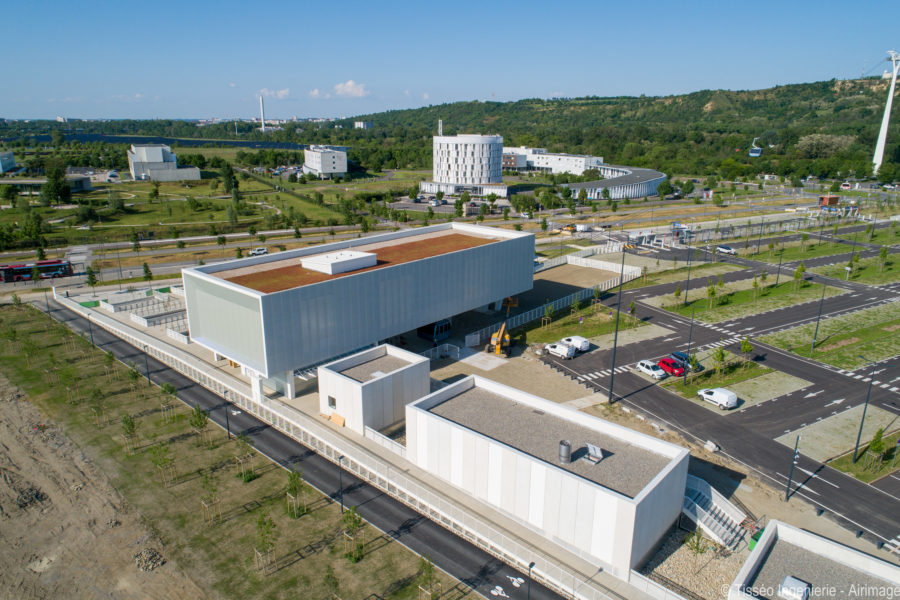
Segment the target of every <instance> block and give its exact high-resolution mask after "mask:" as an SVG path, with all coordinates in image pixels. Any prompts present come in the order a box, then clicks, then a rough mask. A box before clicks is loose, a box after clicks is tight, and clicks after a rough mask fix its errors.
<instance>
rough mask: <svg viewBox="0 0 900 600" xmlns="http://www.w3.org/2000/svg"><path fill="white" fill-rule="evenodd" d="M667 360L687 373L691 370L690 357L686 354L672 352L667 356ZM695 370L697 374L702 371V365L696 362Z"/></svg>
mask: <svg viewBox="0 0 900 600" xmlns="http://www.w3.org/2000/svg"><path fill="white" fill-rule="evenodd" d="M669 358H671V359H672V360H674V361H675V362H677V363H678V364H680V365H681V366H682V368H684V369H687V370H688V371H691V370H693V369H691V357H690V356H688V355H687V353H686V352H673V353H672V354H670V355H669ZM696 370H697V372H700V371H702V370H703V365H701V364H700V363H699V362H698V363H697V369H696Z"/></svg>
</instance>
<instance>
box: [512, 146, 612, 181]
mask: <svg viewBox="0 0 900 600" xmlns="http://www.w3.org/2000/svg"><path fill="white" fill-rule="evenodd" d="M503 154H504V155H506V156H511V155H515V156H516V158H517V162H516V165H517V167H518V168H522V167H521V166H518V165H520V164H521V162H522V160H521V157H524V163H525V165H524V168H525V169H528V170H532V171H543V172H545V173H553V174H558V173H571V174H572V175H581V174H583V173H584V172H585V171H587V170H588V169H599V168H600V167H601V166H603V157H602V156H589V155H586V154H564V153H562V152H547V150H546V149H544V148H528V147H526V146H518V147H515V148H504V149H503ZM507 163H509V164H510V165H511V164H512V161H511V160H509V159H507Z"/></svg>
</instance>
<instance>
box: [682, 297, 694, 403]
mask: <svg viewBox="0 0 900 600" xmlns="http://www.w3.org/2000/svg"><path fill="white" fill-rule="evenodd" d="M695 309H696V307H692V308H691V327H690V329H688V345H687V357H688V364H686V365H685V366H684V373H683V375H684V385H687V372H688V367H689V366H690V361H691V342H692V341H693V339H694V310H695Z"/></svg>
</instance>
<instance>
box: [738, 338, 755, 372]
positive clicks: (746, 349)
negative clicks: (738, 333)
mask: <svg viewBox="0 0 900 600" xmlns="http://www.w3.org/2000/svg"><path fill="white" fill-rule="evenodd" d="M751 352H753V344H751V343H750V338H749V337H748V336H744V339H742V340H741V354H743V355H744V360H745V361H747V364H746V366H747V367H749V366H750V353H751Z"/></svg>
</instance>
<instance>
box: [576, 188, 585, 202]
mask: <svg viewBox="0 0 900 600" xmlns="http://www.w3.org/2000/svg"><path fill="white" fill-rule="evenodd" d="M585 202H587V190H586V189H584V188H581V189H580V190H578V204H584V203H585Z"/></svg>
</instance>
